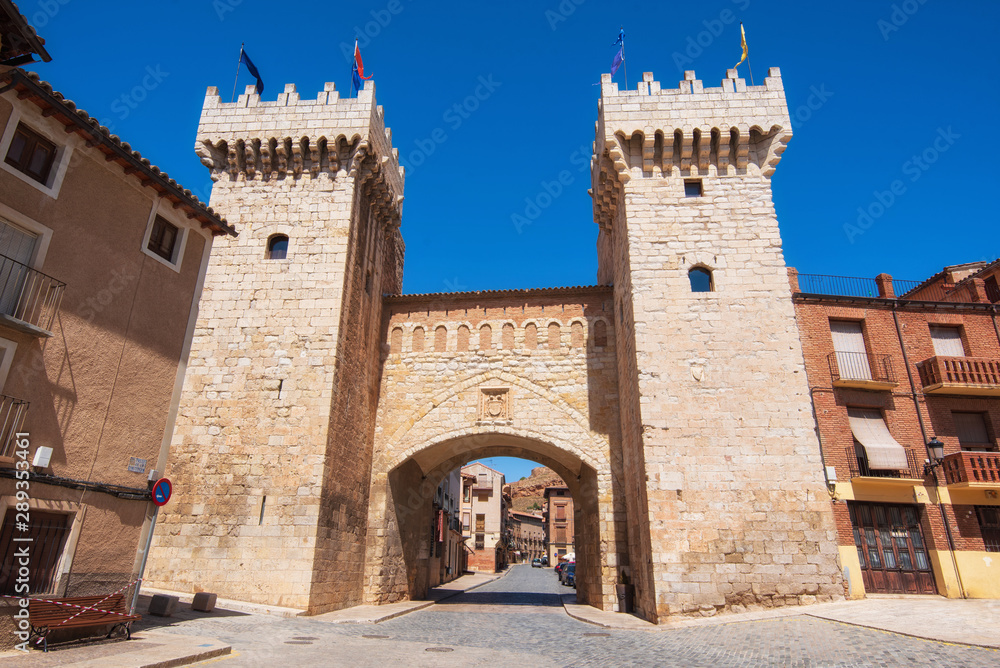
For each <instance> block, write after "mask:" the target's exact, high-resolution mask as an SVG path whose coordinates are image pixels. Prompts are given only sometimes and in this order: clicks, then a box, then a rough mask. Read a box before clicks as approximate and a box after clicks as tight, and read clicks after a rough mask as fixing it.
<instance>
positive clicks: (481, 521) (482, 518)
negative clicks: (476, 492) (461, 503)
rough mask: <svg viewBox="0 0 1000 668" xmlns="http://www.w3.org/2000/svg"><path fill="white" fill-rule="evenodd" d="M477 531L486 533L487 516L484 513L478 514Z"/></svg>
mask: <svg viewBox="0 0 1000 668" xmlns="http://www.w3.org/2000/svg"><path fill="white" fill-rule="evenodd" d="M476 531H479V532H482V531H486V515H485V514H483V513H476Z"/></svg>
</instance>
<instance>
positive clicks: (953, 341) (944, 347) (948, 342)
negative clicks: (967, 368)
mask: <svg viewBox="0 0 1000 668" xmlns="http://www.w3.org/2000/svg"><path fill="white" fill-rule="evenodd" d="M930 329H931V341H932V342H933V343H934V354H935V355H937V356H938V357H965V346H963V345H962V328H961V327H948V326H944V325H931V327H930Z"/></svg>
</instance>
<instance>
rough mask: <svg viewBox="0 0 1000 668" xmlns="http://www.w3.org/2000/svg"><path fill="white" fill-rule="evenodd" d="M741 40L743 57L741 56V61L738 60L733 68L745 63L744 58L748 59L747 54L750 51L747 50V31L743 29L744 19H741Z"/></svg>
mask: <svg viewBox="0 0 1000 668" xmlns="http://www.w3.org/2000/svg"><path fill="white" fill-rule="evenodd" d="M740 42H741V43H742V44H743V57H742V58H740V62H738V63H736V64H735V65H733V69H734V70H735V69H736V68H737V67H739V66H740V65H741V64H742V63H743V61H744V60H746V59H747V54H748V53H749V52H748V51H747V33H746V31H745V30H743V22H742V21H740Z"/></svg>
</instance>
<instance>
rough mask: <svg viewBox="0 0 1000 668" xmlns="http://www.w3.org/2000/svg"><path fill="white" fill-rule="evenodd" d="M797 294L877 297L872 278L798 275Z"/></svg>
mask: <svg viewBox="0 0 1000 668" xmlns="http://www.w3.org/2000/svg"><path fill="white" fill-rule="evenodd" d="M798 279H799V292H804V293H807V294H812V295H837V296H841V297H878V296H879V292H878V283H876V281H875V279H874V278H857V277H854V276H825V275H823V274H799V275H798Z"/></svg>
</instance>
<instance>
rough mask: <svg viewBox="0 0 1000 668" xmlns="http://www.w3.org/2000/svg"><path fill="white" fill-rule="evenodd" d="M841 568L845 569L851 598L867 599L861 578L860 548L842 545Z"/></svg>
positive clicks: (840, 547) (845, 577) (840, 548)
mask: <svg viewBox="0 0 1000 668" xmlns="http://www.w3.org/2000/svg"><path fill="white" fill-rule="evenodd" d="M839 550H840V567H841V569H843V573H844V579H845V580H847V583H848V586H849V587H850V594H849V595H850V598H852V599H855V598H864V597H865V583H864V580H862V578H861V562H860V561H859V560H858V548H856V547H854V546H853V545H841V546H839Z"/></svg>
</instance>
